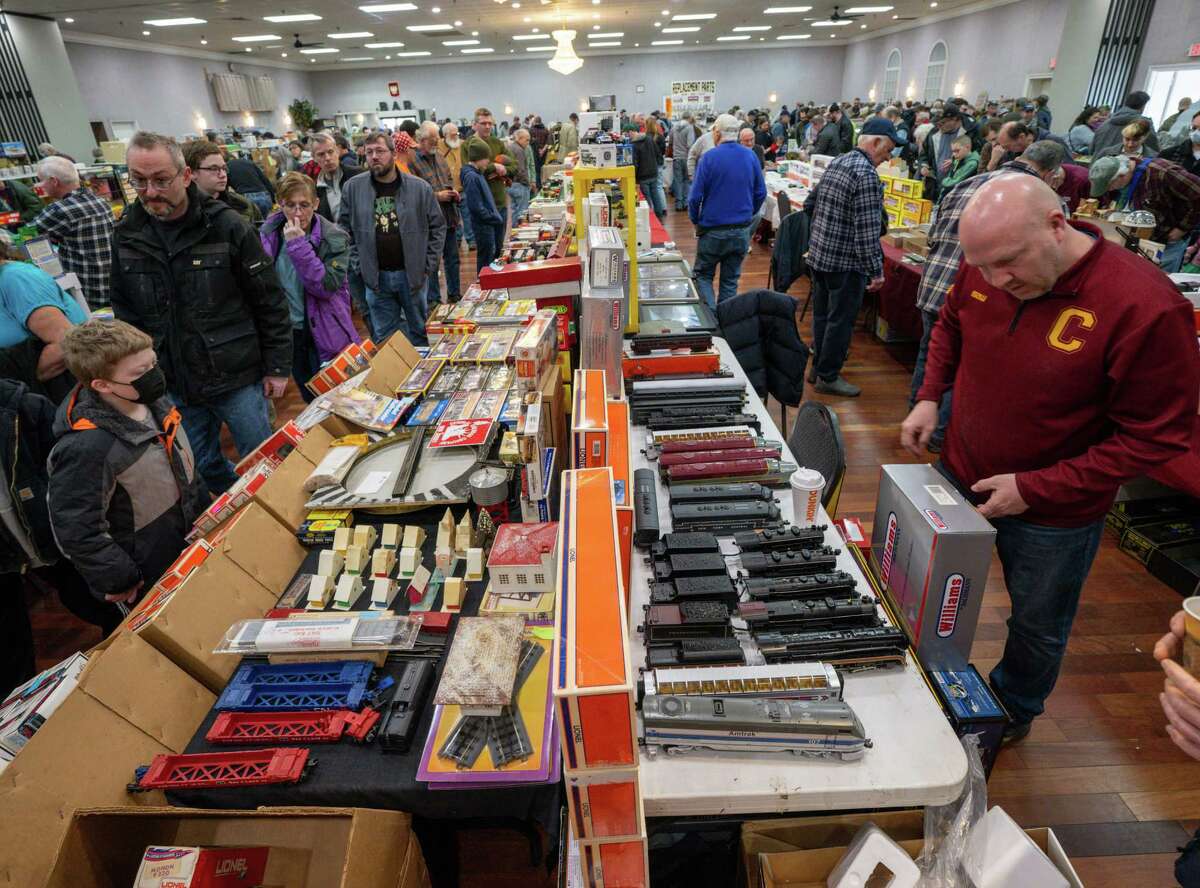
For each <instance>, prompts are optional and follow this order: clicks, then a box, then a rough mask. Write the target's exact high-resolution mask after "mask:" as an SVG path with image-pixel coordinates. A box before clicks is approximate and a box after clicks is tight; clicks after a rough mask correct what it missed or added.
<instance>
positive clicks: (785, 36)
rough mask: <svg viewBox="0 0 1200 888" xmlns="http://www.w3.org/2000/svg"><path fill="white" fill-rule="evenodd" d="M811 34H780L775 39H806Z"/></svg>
mask: <svg viewBox="0 0 1200 888" xmlns="http://www.w3.org/2000/svg"><path fill="white" fill-rule="evenodd" d="M811 36H812V34H780V35H779V36H778V37H776V38H775V39H776V40H807V39H808V38H809V37H811Z"/></svg>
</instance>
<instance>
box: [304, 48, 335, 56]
mask: <svg viewBox="0 0 1200 888" xmlns="http://www.w3.org/2000/svg"><path fill="white" fill-rule="evenodd" d="M300 52H301V54H303V55H326V54H328V53H331V52H341V50H340V49H338V48H337V47H336V46H322V47H321V48H320V49H302V50H300Z"/></svg>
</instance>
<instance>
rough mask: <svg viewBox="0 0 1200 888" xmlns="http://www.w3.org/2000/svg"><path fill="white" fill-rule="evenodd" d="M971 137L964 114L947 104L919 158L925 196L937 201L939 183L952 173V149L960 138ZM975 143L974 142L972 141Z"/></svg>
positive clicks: (952, 105) (926, 138)
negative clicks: (955, 141)
mask: <svg viewBox="0 0 1200 888" xmlns="http://www.w3.org/2000/svg"><path fill="white" fill-rule="evenodd" d="M964 135H970V133H968V132H967V131H966V128H965V127H964V126H963V119H962V112H961V111H960V110H959V109H958V106H957V105H955V104H954V103H953V102H947V103H946V106H945V107H944V108H943V109H942V116H941V117H940V118H938V122H937V124H936V125H935V126H934V128H933V132H931V133H930V134H929V135H928V136H926V137H925V144H924V145H923V146H922V148H921V153H920V156H919V158H918V159H919V161H920V171H921V178H922V179H924V180H925V196H926V197H927V198H929V199H930V200H933V201H935V202H936V201H937V199H938V197H939V196H940V195H939V190H940V189H939V187H938V183H939V182H940V181H941V179H942V177H944V176H946V175H948V174H949V172H950V166H951V165H952V164H953V162H954V158H953V156H952V155H951V150H950V149H951V147H952V146H953V144H954V140H955V139H957V138H958V137H959V136H964ZM972 141H974V140H972Z"/></svg>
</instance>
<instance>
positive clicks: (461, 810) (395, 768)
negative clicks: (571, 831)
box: [167, 506, 562, 884]
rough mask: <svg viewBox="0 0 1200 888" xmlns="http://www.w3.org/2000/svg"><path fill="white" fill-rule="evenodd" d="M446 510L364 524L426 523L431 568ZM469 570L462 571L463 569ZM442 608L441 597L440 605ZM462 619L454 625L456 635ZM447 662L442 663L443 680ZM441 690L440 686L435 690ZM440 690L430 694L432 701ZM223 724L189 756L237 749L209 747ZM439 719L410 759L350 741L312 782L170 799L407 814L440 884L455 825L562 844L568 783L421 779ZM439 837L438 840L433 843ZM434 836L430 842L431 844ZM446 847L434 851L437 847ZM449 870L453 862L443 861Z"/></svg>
mask: <svg viewBox="0 0 1200 888" xmlns="http://www.w3.org/2000/svg"><path fill="white" fill-rule="evenodd" d="M464 508H465V507H463V506H457V507H455V508H454V510H453V511H454V513H455V519H456V520H457V519H458V518H461V517H462V514H463V509H464ZM444 511H445V509H444V508H442V509H436V510H434V509H426V510H423V511H421V512H414V513H408V514H404V515H397V516H393V517H376V516H365V515H360V516H359V517H358V520H357V524H359V525H361V524H364V523H367V524H375V525H377V526H378V525H381V524H384V523H388V522H393V523H398V524H420V525H421V526H423V527H424V528H425V530H426V540H425V546H424V558H425V563H426V564H431V563H432V560H433V552H434V549H435V547H436V544H437V522H438V520H439V519H440V518H441V516H442V514H443V513H444ZM317 558H318V550H316V549H313V550H311V551H310V552H309V554H308V557H307V558H306V559H305V561H304V564H303V565H302V566H301V568H300V570H299V571H297V573H305V572H309V573H311V572H314V571H315V570H316V563H317ZM460 571H461V566H460ZM483 587H484V584H483V583H469V584H468V593H467V597H466V599H465V601H464V603H463V613H466V614H474V613H476V612H477V610H478V608H479V604H480V601H481V599H482V597H483ZM370 600H371V592H370V589H369V588H366V589H364V591H363V595H362V597H361V598H360V599H359V601H358V602H357V603H356V605H355V609H356V610H361V609H364V608H366V606H367V604H368V603H369V602H370ZM435 604H436V605H437V607H436V608H435V609H439V608H440V607H441V597H440V595H439V597H438V599H437V601H436V602H435ZM393 607H394V609H396V610H401V609H404V608H407V599H405V598H404V596H403V592H400V593H398V595H397V598H396V600H395V602H394V604H393ZM456 626H457V621H454V623H453V624H452V626H451V630H452V632H451V635H450V636H447V646H448V644H449V639H450V638H452V637H453V635H452V633H453V629H454V628H455V627H456ZM444 659H445V658H444V656H443V658H442V660H441V661H439V662H438V676H439V677H440V676H441V669H442V665H443V662H444ZM402 671H403V663H402V662H400V661H399V660H398V659H397V658H396V657H391V658H389V660H388V662H387V663H386V664H385V666H384V672H385V673H388V674H392V675H398V674H399V673H400V672H402ZM434 687H435V688H436V684H435V686H434ZM432 696H433V692H432V691H431V692H430V698H432ZM215 718H216V713H215V712H210V713H209V715H208V717H207V718H206V719H205V720H204V723H203V724H201V725H200V728H199V730H198V731H197V732H196V735H195V736H194V737H193V738H192V740H191V742H190V743H188V746H187V749H186V752H211V751H228V750H229V749H231V748H234V747H229V746H215V745H213V744H210V743H207V742H206V741H205V739H204V735H205V734H206V733H207V732H208V729H209V727H211V725H212V722H213V720H214V719H215ZM432 718H433V705H432V703H431V702H427V703H426V706H425V710H424V711H423V712H422V714H421V720H420V724H419V726H418V728H417V732H416V735H415V737H414V740H413V746H412V748H411V749H410V750H409V751H408V752H407V753H404V754H396V753H387V754H385V753H384V752H383V750H382V749H381V747H380V746H379V744H378V743H372V744H370V745H365V746H364V745H360V744H358V743H355V742H353V741H350V740H342V741H340V742H338V743H320V744H314V745H313V746H311V747H310V749H311V752H310V757H311V758H313V759H315V760H316V761H317V765H316V766H315V767H314V768H312V769H311V771H310V772H309V774H308V776H307V777H306V778H305V779H304V780H303V781H302V782H300V783H297V784H291V785H273V786H252V787H245V788H230V789H212V790H185V791H176V792H170V793H168V794H167V799H168V801H170V802H171V804H173V805H184V806H188V807H196V808H256V807H259V806H261V805H316V806H353V807H361V808H386V809H393V810H398V811H406V812H408V813H410V814H412V815H413V816H414V818H416V819H417V832H418V835H419V836H422V844H423V846H424V850H425V855H426V858H427V860H428V861H429V863H430V869H431V871H432V872H433V873H434V874H435V883H436V884H449V883H450V881H451V880H450V877H448V876H447V877H444V878H442V879H438V878H437V872H438V870H440V869H442V866H439V861H438V860H437V856H438V853H439V851H441V852H445V851H446V850H447V849H446V847H445V845H446V841H445V838H446V837H445V830H446V829H447V828H451V827H452V826H453V825H454V824H455V823H458V822H462V821H475V822H491V823H495V824H504V823H505V822H520V824H521V825H523V826H524V827H525V829H526V830H528V828H529V826H530V825H531V824H533V823H536V824H539V825H540V826H541V827H542V828H543V829H544V830H545V831H546V833H547V834H548V837H549V847H550V848H554V847H556V846H557V834H558V825H559V817H558V812H559V809H560V807H561V804H562V790H561V782H560V783H555V784H549V785H547V784H537V785H533V786H529V787H520V788H508V789H490V788H483V787H472V788H470V789H461V790H458V789H455V790H431V789H429V788H428V787H427V785H426V784H425V783H422V782H419V781H418V780H417V779H416V773H417V766H418V765H419V764H420V760H421V753H422V751H423V749H424V747H425V740H426V737H427V736H428V734H429V725H430V722H431V721H432ZM434 836H437V837H438V838H437V839H434V838H433V837H434ZM426 837H429V838H428V840H427V839H426ZM435 843H436V844H437V845H439V846H440V847H438V848H435V847H431V845H432V844H435ZM441 863H442V864H446V863H447V862H446V861H441Z"/></svg>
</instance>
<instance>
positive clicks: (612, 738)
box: [553, 467, 638, 770]
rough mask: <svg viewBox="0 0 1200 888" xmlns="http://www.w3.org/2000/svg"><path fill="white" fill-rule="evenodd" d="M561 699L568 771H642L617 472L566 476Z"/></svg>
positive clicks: (558, 609) (557, 692) (557, 619)
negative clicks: (615, 491) (615, 481)
mask: <svg viewBox="0 0 1200 888" xmlns="http://www.w3.org/2000/svg"><path fill="white" fill-rule="evenodd" d="M561 483H562V499H561V505H560V507H559V510H558V514H559V522H560V536H559V540H560V543H561V545H560V552H559V568H558V577H557V586H558V588H557V595H556V596H555V602H554V608H555V611H554V614H555V616H554V624H555V626H556V627H558V631H557V633H556V636H557V637H556V638H555V648H556V656H555V657H554V663H553V665H554V677H553V681H554V696H555V701H556V704H557V706H558V718H557V719H556V721H557V723H558V729H559V735H560V739H561V741H562V748H563V767H564V769H566V770H576V769H591V768H632V767H636V766H637V761H638V744H637V722H636V719H635V717H634V714H633V700H634V680H635V674H634V671H633V667H632V666H631V664H630V660H629V629H628V625H627V623H626V607H625V587H624V584H623V583H622V581H621V567H620V546H619V545H618V543H617V526H616V525H617V522H616V515H615V513H614V509H613V475H612V469H609V468H607V467H606V468H602V469H579V470H575V471H568V472H564V473H563V474H562V481H561Z"/></svg>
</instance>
